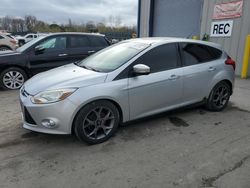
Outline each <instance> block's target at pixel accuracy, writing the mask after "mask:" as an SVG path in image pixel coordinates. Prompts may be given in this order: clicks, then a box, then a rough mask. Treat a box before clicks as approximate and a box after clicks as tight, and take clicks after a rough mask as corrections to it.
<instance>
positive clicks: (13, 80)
mask: <svg viewBox="0 0 250 188" xmlns="http://www.w3.org/2000/svg"><path fill="white" fill-rule="evenodd" d="M26 80H27V75H26V73H25V72H24V71H23V70H22V69H20V68H16V67H11V68H8V69H5V70H4V71H3V72H2V73H1V74H0V87H1V88H2V89H5V90H15V89H20V88H21V87H22V85H23V84H24V82H25V81H26Z"/></svg>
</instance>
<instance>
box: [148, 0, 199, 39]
mask: <svg viewBox="0 0 250 188" xmlns="http://www.w3.org/2000/svg"><path fill="white" fill-rule="evenodd" d="M202 4H203V1H202V0H185V1H180V0H177V1H173V0H154V18H153V32H152V33H153V36H157V37H184V38H187V37H192V36H194V35H196V36H197V35H199V34H200V28H201V25H200V23H201V15H202Z"/></svg>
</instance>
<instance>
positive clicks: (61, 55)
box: [58, 54, 68, 57]
mask: <svg viewBox="0 0 250 188" xmlns="http://www.w3.org/2000/svg"><path fill="white" fill-rule="evenodd" d="M67 55H68V54H59V55H58V56H59V57H63V56H67Z"/></svg>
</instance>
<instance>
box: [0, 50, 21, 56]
mask: <svg viewBox="0 0 250 188" xmlns="http://www.w3.org/2000/svg"><path fill="white" fill-rule="evenodd" d="M13 55H20V53H19V52H17V51H12V50H6V51H0V57H7V56H8V57H9V56H13Z"/></svg>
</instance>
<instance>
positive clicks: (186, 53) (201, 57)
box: [180, 43, 222, 66]
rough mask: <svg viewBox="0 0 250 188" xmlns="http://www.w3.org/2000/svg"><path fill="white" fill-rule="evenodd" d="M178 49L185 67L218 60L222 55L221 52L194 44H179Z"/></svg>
mask: <svg viewBox="0 0 250 188" xmlns="http://www.w3.org/2000/svg"><path fill="white" fill-rule="evenodd" d="M180 48H181V51H182V59H183V62H184V64H185V65H186V66H190V65H196V64H200V63H204V62H208V61H213V60H216V59H218V58H220V57H221V54H222V52H221V50H218V49H216V48H213V47H210V46H206V45H201V44H195V43H180Z"/></svg>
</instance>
